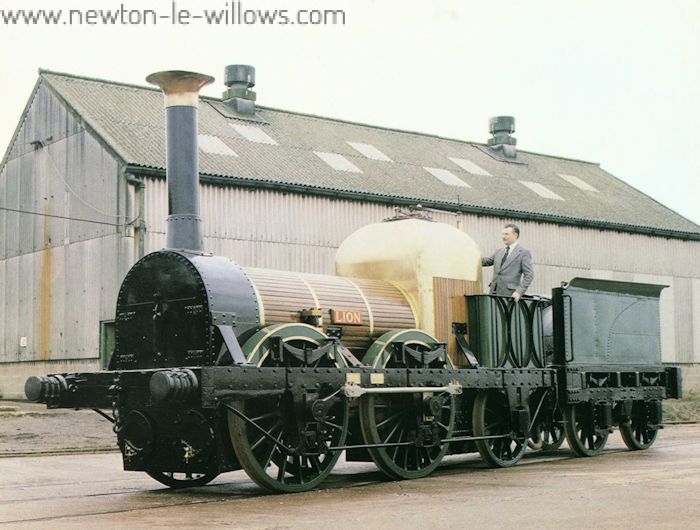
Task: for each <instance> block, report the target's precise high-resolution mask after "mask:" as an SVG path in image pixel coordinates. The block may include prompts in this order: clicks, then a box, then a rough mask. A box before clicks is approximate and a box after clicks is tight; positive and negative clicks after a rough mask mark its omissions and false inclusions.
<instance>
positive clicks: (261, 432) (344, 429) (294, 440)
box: [229, 394, 348, 493]
mask: <svg viewBox="0 0 700 530" xmlns="http://www.w3.org/2000/svg"><path fill="white" fill-rule="evenodd" d="M330 400H335V401H333V403H332V405H331V406H330V407H329V408H328V410H327V411H326V413H325V415H324V417H323V419H322V420H321V421H308V422H306V423H300V422H298V421H297V416H296V414H298V411H296V410H295V407H294V403H293V401H292V399H291V397H290V396H288V395H286V394H282V395H277V396H270V397H265V398H256V399H249V400H246V401H245V402H233V403H231V404H230V406H231V407H232V408H233V409H235V410H236V411H239V412H240V413H242V414H244V415H245V416H246V417H247V418H248V419H244V418H242V417H241V416H239V415H238V414H236V413H234V412H233V411H231V410H229V433H230V435H231V441H232V442H233V448H234V451H235V452H236V456H237V457H238V461H239V462H240V464H241V466H243V469H245V471H246V473H248V476H250V478H251V479H253V480H254V481H255V482H256V483H257V484H258V485H260V486H262V487H264V488H267V489H270V490H272V491H278V492H284V493H291V492H300V491H307V490H310V489H313V488H315V487H316V486H318V485H319V484H320V483H321V482H322V481H323V479H325V478H326V477H327V476H328V475H329V474H330V472H331V470H332V469H333V466H334V465H335V463H336V462H337V461H338V457H339V456H340V451H328V448H329V447H332V446H339V445H343V444H344V443H345V439H346V437H347V433H348V407H347V401H345V400H344V399H341V398H335V397H331V398H330V399H329V401H330ZM249 420H250V421H249Z"/></svg>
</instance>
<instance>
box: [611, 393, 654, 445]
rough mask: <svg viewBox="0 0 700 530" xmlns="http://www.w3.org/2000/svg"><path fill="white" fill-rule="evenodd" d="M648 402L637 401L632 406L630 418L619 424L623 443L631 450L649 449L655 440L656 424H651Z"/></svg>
mask: <svg viewBox="0 0 700 530" xmlns="http://www.w3.org/2000/svg"><path fill="white" fill-rule="evenodd" d="M649 407H650V404H649V403H646V402H644V401H637V402H635V403H634V405H633V408H632V418H631V419H630V420H629V421H628V422H626V423H621V424H620V434H621V435H622V440H623V441H624V442H625V445H626V446H627V447H628V448H629V449H630V450H632V451H640V450H644V449H649V448H650V447H651V446H652V445H654V442H655V441H656V435H657V434H658V432H659V431H658V426H654V427H652V426H651V423H650V421H649V417H650V410H649Z"/></svg>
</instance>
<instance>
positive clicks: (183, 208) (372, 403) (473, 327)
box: [25, 71, 681, 492]
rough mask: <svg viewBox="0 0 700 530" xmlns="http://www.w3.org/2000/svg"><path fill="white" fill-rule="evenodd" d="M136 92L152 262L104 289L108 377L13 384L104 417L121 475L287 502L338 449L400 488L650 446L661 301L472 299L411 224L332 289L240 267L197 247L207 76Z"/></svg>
mask: <svg viewBox="0 0 700 530" xmlns="http://www.w3.org/2000/svg"><path fill="white" fill-rule="evenodd" d="M147 80H148V81H149V82H151V83H153V84H156V85H157V86H159V87H160V88H161V89H162V91H163V93H164V95H165V104H166V132H167V179H168V193H169V204H170V216H169V218H168V228H167V248H166V249H164V250H161V251H157V252H153V253H151V254H149V255H147V256H145V257H144V258H142V259H141V260H140V261H138V262H137V263H136V264H135V265H134V266H133V268H132V269H131V270H130V271H129V273H128V274H127V276H126V277H125V279H124V281H123V283H122V285H121V289H120V292H119V295H118V300H117V307H116V344H115V351H114V353H113V355H112V358H111V361H110V365H109V369H108V370H106V371H101V372H91V373H63V374H53V375H48V376H33V377H30V378H29V379H28V380H27V382H26V385H25V392H26V395H27V397H28V399H30V400H32V401H36V402H42V403H46V404H47V406H48V407H50V408H58V407H65V408H93V409H95V410H96V411H97V412H99V413H100V414H102V415H103V416H104V417H106V418H107V419H109V420H110V421H111V422H112V423H113V428H114V432H115V433H116V436H117V442H118V445H119V448H120V450H121V453H122V456H123V463H124V469H126V470H134V471H145V472H146V473H148V474H149V475H150V476H152V477H153V478H155V479H156V480H158V481H160V482H162V483H163V484H166V485H168V486H170V487H173V488H177V487H187V486H196V485H203V484H206V483H208V482H209V481H211V480H212V479H213V478H215V477H216V476H217V475H219V474H220V473H223V472H227V471H233V470H237V469H241V468H242V469H244V470H245V471H246V472H247V474H248V475H249V476H250V477H251V478H252V479H253V480H254V481H255V482H256V483H258V484H259V485H260V486H263V487H265V488H268V489H270V490H272V491H277V492H298V491H305V490H308V489H312V488H314V487H316V486H317V485H318V484H320V483H321V482H322V481H323V479H324V478H325V477H327V476H328V475H329V473H331V471H332V469H333V466H334V465H335V464H336V462H337V461H338V458H339V457H340V455H341V453H343V452H345V455H346V459H347V460H355V461H374V462H375V463H376V465H377V466H378V467H379V469H380V470H381V471H383V472H384V473H385V474H386V475H387V476H388V477H390V478H393V479H412V478H419V477H424V476H427V475H428V474H430V473H431V472H432V471H434V470H435V469H436V468H437V467H438V466H439V465H440V462H441V461H442V459H443V458H444V457H445V455H447V454H460V453H469V452H476V451H478V452H479V454H480V455H481V456H482V457H483V458H484V459H485V460H486V461H487V462H488V463H489V464H490V465H492V466H497V467H507V466H512V465H514V464H516V463H517V462H518V461H519V460H520V459H521V458H522V456H523V454H524V453H525V451H526V449H527V447H528V446H530V447H531V448H534V449H553V448H557V447H559V446H560V445H561V444H562V443H563V440H564V438H566V440H567V441H568V444H569V446H570V448H571V449H572V450H573V451H574V452H575V453H576V454H578V455H581V456H594V455H597V454H599V453H600V452H601V451H602V450H603V448H604V447H605V444H606V441H607V439H608V435H609V434H610V433H611V432H613V430H614V428H615V427H618V428H619V431H620V433H621V435H622V438H623V440H624V442H625V444H626V445H627V446H628V447H629V448H630V449H632V450H639V449H647V448H648V447H650V446H651V445H652V444H653V443H654V441H655V439H656V436H657V433H658V430H659V429H660V428H661V427H662V425H661V423H662V405H661V403H662V400H663V399H665V398H676V397H680V394H681V378H680V372H679V370H678V369H677V368H674V367H663V366H662V364H661V354H660V350H661V347H660V324H659V296H660V293H661V290H662V289H663V286H659V285H649V284H639V283H629V282H619V281H606V280H594V279H584V278H575V279H573V280H571V281H569V282H568V283H566V284H563V285H562V286H561V287H558V288H555V289H554V290H553V291H552V297H551V298H545V297H524V298H523V299H521V301H520V302H519V303H514V302H513V300H511V299H505V298H501V297H496V296H488V295H483V294H480V292H481V278H480V270H481V267H480V254H479V249H478V247H477V246H476V244H475V243H474V241H473V240H472V239H471V238H470V237H469V236H468V235H467V234H465V233H464V232H462V231H460V230H457V229H456V228H453V227H450V226H448V225H445V224H440V223H436V222H433V221H431V220H429V219H428V218H426V216H425V215H423V214H422V213H421V212H420V211H417V212H412V213H409V214H406V215H398V216H397V217H396V218H393V219H391V220H388V221H386V222H383V223H377V224H373V225H370V226H367V227H365V228H362V229H360V230H359V231H357V232H355V233H354V234H352V235H350V236H349V237H348V238H347V239H346V240H345V241H344V242H343V243H342V245H341V246H340V248H339V250H338V254H337V258H336V268H337V275H336V276H323V275H312V274H296V273H291V272H284V271H272V270H263V269H253V268H242V267H240V266H239V265H237V264H236V263H234V262H232V261H230V260H229V259H227V258H224V257H220V256H214V255H211V254H207V253H205V252H203V250H202V237H201V233H200V219H199V204H198V167H197V132H196V130H197V124H196V122H197V104H198V92H199V90H200V89H201V87H202V86H204V85H206V84H207V83H210V82H211V81H213V79H212V78H211V77H209V76H205V75H201V74H195V73H190V72H181V71H170V72H159V73H156V74H152V75H151V76H149V77H148V78H147ZM445 248H449V249H450V259H449V260H448V259H445V253H444V249H445ZM105 411H111V412H105Z"/></svg>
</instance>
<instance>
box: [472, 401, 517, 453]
mask: <svg viewBox="0 0 700 530" xmlns="http://www.w3.org/2000/svg"><path fill="white" fill-rule="evenodd" d="M472 421H473V423H474V425H473V428H474V436H502V437H501V438H491V439H487V440H476V447H477V449H478V450H479V454H480V455H481V456H482V458H483V459H484V460H486V461H487V462H488V463H489V464H491V465H492V466H495V467H509V466H512V465H515V464H516V463H517V462H518V461H519V460H520V459H521V458H522V457H523V455H524V454H525V448H526V444H525V440H519V439H517V438H514V437H513V434H512V433H513V432H514V429H513V427H512V425H511V410H510V406H509V405H508V398H507V397H506V395H505V394H503V393H502V392H496V391H486V392H480V393H479V394H477V396H476V399H475V400H474V410H473V419H472Z"/></svg>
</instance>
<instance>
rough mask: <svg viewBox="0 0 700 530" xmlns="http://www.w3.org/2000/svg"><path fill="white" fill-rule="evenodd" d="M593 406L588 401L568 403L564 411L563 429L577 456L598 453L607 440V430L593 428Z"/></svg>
mask: <svg viewBox="0 0 700 530" xmlns="http://www.w3.org/2000/svg"><path fill="white" fill-rule="evenodd" d="M591 414H595V407H594V406H591V405H590V404H589V403H577V404H574V405H569V406H567V407H566V409H565V413H564V431H565V433H566V441H567V443H568V444H569V447H571V450H572V451H573V452H574V453H576V454H577V455H579V456H595V455H597V454H600V453H601V451H602V450H603V448H604V447H605V444H606V443H607V441H608V432H607V431H603V430H600V429H596V428H595V418H591Z"/></svg>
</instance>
